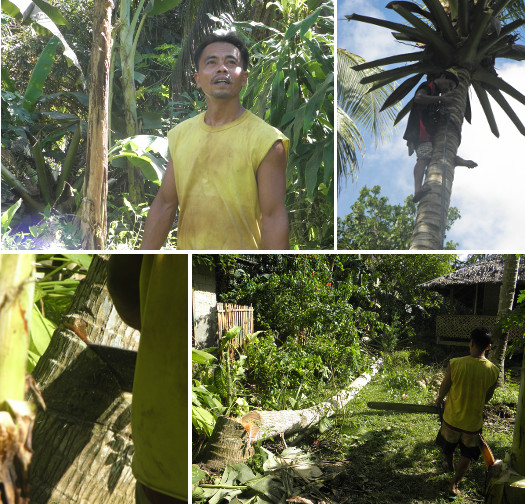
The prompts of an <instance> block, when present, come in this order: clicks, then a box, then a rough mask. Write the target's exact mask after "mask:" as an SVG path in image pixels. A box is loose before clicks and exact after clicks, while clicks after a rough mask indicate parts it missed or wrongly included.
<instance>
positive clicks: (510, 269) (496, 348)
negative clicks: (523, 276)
mask: <svg viewBox="0 0 525 504" xmlns="http://www.w3.org/2000/svg"><path fill="white" fill-rule="evenodd" d="M519 263H520V260H519V257H518V256H517V255H516V254H508V255H507V256H506V257H505V262H504V267H503V278H502V279H501V287H500V291H499V301H498V317H497V320H498V323H497V325H496V329H495V330H494V334H493V339H492V351H491V353H490V360H491V361H492V362H493V363H494V364H496V366H498V367H499V377H498V387H503V386H504V385H505V353H506V351H507V343H508V340H509V334H508V332H505V333H503V331H502V329H501V321H502V319H503V318H504V317H505V315H507V313H509V312H510V311H511V310H512V305H513V304H514V293H515V292H516V281H517V279H518V269H519Z"/></svg>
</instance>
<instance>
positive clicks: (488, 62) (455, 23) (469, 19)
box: [346, 0, 525, 136]
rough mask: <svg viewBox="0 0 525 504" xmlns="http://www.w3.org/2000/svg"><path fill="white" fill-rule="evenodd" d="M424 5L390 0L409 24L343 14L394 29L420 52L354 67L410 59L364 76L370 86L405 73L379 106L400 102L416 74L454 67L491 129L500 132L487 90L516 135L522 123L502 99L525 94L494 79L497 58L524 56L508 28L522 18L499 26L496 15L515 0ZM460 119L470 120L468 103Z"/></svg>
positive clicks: (513, 27) (512, 28) (461, 0)
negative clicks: (395, 66) (505, 115)
mask: <svg viewBox="0 0 525 504" xmlns="http://www.w3.org/2000/svg"><path fill="white" fill-rule="evenodd" d="M423 3H424V4H425V6H426V9H422V8H421V7H419V6H418V5H416V4H415V3H412V2H406V1H394V2H390V3H389V4H388V5H387V6H386V7H387V8H389V9H393V10H394V11H395V12H397V13H398V14H399V15H400V16H402V17H403V18H404V19H405V20H406V21H407V22H408V23H409V25H405V24H400V23H394V22H391V21H386V20H381V19H376V18H372V17H367V16H361V15H358V14H352V15H350V16H346V17H347V19H348V20H355V21H361V22H364V23H370V24H374V25H378V26H382V27H385V28H389V29H393V30H394V32H393V36H394V37H395V38H396V39H397V40H400V41H405V42H412V43H415V44H416V45H417V46H418V47H419V48H420V49H421V50H420V51H416V52H410V53H405V54H399V55H395V56H391V57H388V58H383V59H380V60H376V61H372V62H368V63H365V64H362V65H357V66H355V67H354V69H356V70H363V69H366V68H372V67H377V66H385V65H392V64H397V63H410V64H406V65H404V66H401V67H398V68H394V69H391V70H387V71H385V72H381V73H378V74H374V75H371V76H368V77H365V78H364V79H363V80H362V81H361V82H362V83H363V84H366V83H374V85H373V86H372V88H371V89H372V90H373V89H377V88H379V87H382V86H384V85H385V84H388V83H391V82H393V81H395V80H398V79H403V78H405V77H408V76H410V77H409V78H408V79H406V80H405V81H404V82H402V83H401V84H400V85H399V86H398V87H397V88H396V89H395V91H394V92H393V93H392V94H391V95H390V96H389V97H388V98H387V100H386V101H385V103H384V104H383V108H382V109H383V110H384V109H386V108H388V107H390V106H392V105H394V104H395V103H397V102H399V101H400V100H402V99H403V98H404V97H405V96H406V95H407V94H408V93H410V91H411V90H412V89H413V88H414V87H415V86H417V84H418V83H419V81H420V80H421V78H422V77H423V76H424V75H425V74H427V75H429V76H432V75H435V74H439V73H440V72H442V71H443V70H445V69H448V68H454V69H456V70H457V74H458V76H459V78H460V79H466V80H467V81H468V82H469V83H470V84H472V86H473V88H474V90H475V92H476V94H477V96H478V98H479V101H480V103H481V105H482V107H483V110H484V112H485V115H486V117H487V120H488V122H489V125H490V128H491V130H492V132H493V133H494V135H496V136H499V133H498V128H497V125H496V121H495V119H494V115H493V113H492V108H491V104H490V101H489V99H488V95H487V93H488V94H489V95H490V96H491V97H492V98H493V99H494V101H495V102H496V103H498V104H499V105H500V106H501V108H502V109H503V110H504V111H505V113H506V114H507V115H508V116H509V118H510V119H511V120H512V122H513V123H514V124H515V125H516V127H517V128H518V130H519V131H520V133H522V134H523V135H525V127H524V125H523V123H522V122H521V121H520V119H519V118H518V116H517V114H516V113H515V112H514V111H513V109H512V107H511V106H510V104H509V103H508V102H507V100H506V98H505V96H504V94H507V95H509V96H511V97H513V98H515V99H516V100H517V101H519V102H520V103H522V104H525V96H524V95H523V94H522V93H520V92H519V91H518V90H517V89H515V88H514V87H513V86H511V85H510V84H508V83H507V82H505V81H504V80H503V79H501V78H500V77H498V75H497V72H496V70H495V61H496V58H508V59H513V60H523V59H525V46H521V45H517V44H516V43H515V42H516V40H517V38H518V37H517V35H515V34H513V32H514V31H515V30H516V29H518V28H519V27H521V26H523V25H524V24H525V19H521V18H519V19H515V20H514V21H512V22H510V23H508V24H506V25H505V26H502V24H501V22H500V21H499V19H498V16H499V15H500V14H501V13H502V11H503V10H504V9H509V8H510V7H512V5H513V4H519V2H518V1H517V0H494V1H490V0H478V1H476V0H455V1H448V2H443V3H442V2H440V1H439V0H423ZM411 105H412V102H411V101H410V102H409V103H407V104H406V106H405V107H404V108H403V109H402V110H401V111H400V112H399V114H398V115H397V117H396V121H395V122H396V123H397V122H399V121H400V120H401V119H402V118H403V117H404V116H405V115H406V114H407V113H408V112H409V111H410V107H411ZM464 113H465V118H466V119H467V120H468V121H470V106H469V104H468V101H467V106H466V110H465V111H464Z"/></svg>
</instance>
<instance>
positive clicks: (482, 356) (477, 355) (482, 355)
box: [470, 350, 485, 359]
mask: <svg viewBox="0 0 525 504" xmlns="http://www.w3.org/2000/svg"><path fill="white" fill-rule="evenodd" d="M470 356H471V357H474V359H485V351H483V352H481V353H479V352H477V351H476V350H472V351H471V352H470Z"/></svg>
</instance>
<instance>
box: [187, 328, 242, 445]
mask: <svg viewBox="0 0 525 504" xmlns="http://www.w3.org/2000/svg"><path fill="white" fill-rule="evenodd" d="M239 331H240V327H234V328H232V329H230V330H229V331H227V332H226V334H225V335H224V336H223V338H222V339H221V344H220V346H219V348H218V349H217V348H209V349H207V350H196V349H192V364H193V380H192V381H193V385H192V421H193V427H194V429H195V431H196V433H197V434H199V435H201V434H205V435H206V436H210V435H211V433H212V431H213V427H214V426H215V421H216V419H217V417H218V416H219V415H240V416H242V415H244V414H245V413H247V403H246V401H244V400H243V399H242V397H239V396H240V395H241V394H242V393H243V392H242V385H241V383H242V381H243V377H244V372H245V369H244V366H245V361H246V357H245V356H244V355H242V354H241V353H240V352H239V351H238V350H237V349H236V348H235V347H234V346H233V344H232V340H233V339H234V338H235V336H236V335H237V334H238V333H239ZM213 353H216V354H217V357H216V356H215V355H213ZM232 355H233V357H232Z"/></svg>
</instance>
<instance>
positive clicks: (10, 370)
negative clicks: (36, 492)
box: [0, 254, 36, 504]
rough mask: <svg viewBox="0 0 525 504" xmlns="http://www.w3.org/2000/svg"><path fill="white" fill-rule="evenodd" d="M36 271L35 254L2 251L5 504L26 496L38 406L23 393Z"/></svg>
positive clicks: (0, 427)
mask: <svg viewBox="0 0 525 504" xmlns="http://www.w3.org/2000/svg"><path fill="white" fill-rule="evenodd" d="M34 273H35V256H34V255H33V254H2V255H0V293H1V294H0V460H1V461H2V463H1V464H0V481H2V484H3V492H2V496H3V497H4V496H5V499H6V504H15V502H16V503H18V502H20V503H26V502H29V477H28V476H29V466H30V464H31V456H32V449H31V432H32V426H33V423H34V420H35V415H36V406H35V405H34V404H33V402H31V401H26V400H25V394H26V365H27V355H28V348H29V331H30V327H31V315H32V311H33V295H34V290H35V278H34Z"/></svg>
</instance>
